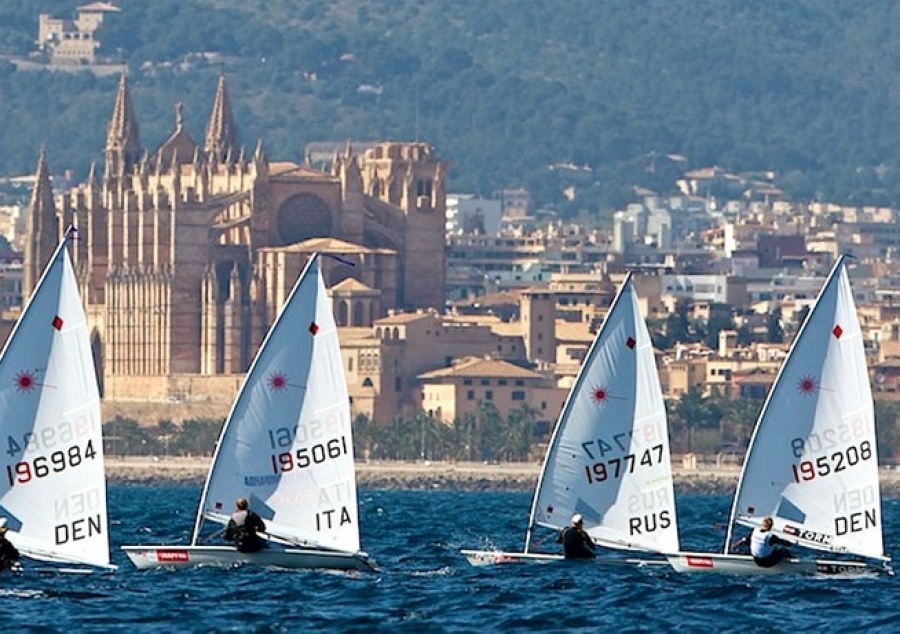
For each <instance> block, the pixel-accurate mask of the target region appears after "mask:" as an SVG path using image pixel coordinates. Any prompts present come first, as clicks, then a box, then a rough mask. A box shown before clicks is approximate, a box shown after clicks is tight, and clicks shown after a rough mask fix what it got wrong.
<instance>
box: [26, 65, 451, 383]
mask: <svg viewBox="0 0 900 634" xmlns="http://www.w3.org/2000/svg"><path fill="white" fill-rule="evenodd" d="M446 176H447V164H446V163H445V162H444V161H441V160H440V159H438V158H437V156H436V155H435V152H434V151H433V149H432V148H431V147H430V146H428V145H427V144H424V143H381V144H376V145H373V146H371V147H369V148H368V149H366V150H365V151H364V152H363V153H362V154H361V155H360V156H357V155H356V154H355V153H354V152H353V149H352V147H351V146H350V145H349V144H348V145H347V147H346V149H341V150H340V151H339V152H336V153H335V156H334V158H333V160H332V161H331V165H330V169H329V171H320V170H317V169H314V168H313V166H312V164H311V161H310V160H309V159H307V160H306V161H305V162H304V163H303V164H297V163H291V162H275V161H270V160H269V158H268V157H267V156H266V155H265V153H264V151H263V147H262V144H261V143H258V144H257V145H256V148H255V151H254V152H253V154H252V156H247V155H245V152H244V150H243V149H242V148H240V147H239V146H238V142H237V128H236V125H235V122H234V119H233V116H232V109H231V104H230V102H229V98H228V93H227V90H226V82H225V78H224V77H220V78H219V84H218V89H217V92H216V96H215V103H214V105H213V109H212V114H211V116H210V119H209V122H208V124H207V126H206V139H205V140H204V143H203V145H202V146H201V145H198V144H197V143H196V142H195V141H194V140H193V139H192V138H191V137H190V135H189V134H188V132H187V131H186V130H185V128H184V124H183V121H182V112H181V107H180V106H178V107H177V108H176V119H175V129H174V131H173V132H172V134H171V136H170V137H169V138H168V139H167V140H166V141H165V142H164V143H163V144H162V146H160V147H159V148H158V149H156V150H155V151H146V150H143V149H142V148H141V143H140V136H139V132H138V122H137V120H136V118H135V114H134V109H133V106H132V98H131V94H130V91H129V87H128V83H127V79H126V77H125V76H124V75H123V76H122V78H121V81H120V84H119V88H118V92H117V95H116V102H115V107H114V110H113V115H112V120H111V121H110V123H109V127H108V135H107V139H106V165H105V170H104V173H103V178H102V180H101V179H100V178H99V176H98V174H97V169H96V167H95V166H92V168H91V171H90V174H89V176H88V179H87V182H85V183H82V184H80V185H78V186H76V187H73V188H71V189H70V190H69V191H67V192H66V193H65V195H64V196H63V197H62V198H61V200H55V199H54V195H53V192H52V188H51V184H50V177H49V171H48V168H47V163H46V158H45V156H44V153H43V151H42V152H41V157H40V159H39V162H38V170H37V183H36V185H35V189H34V192H33V195H32V200H31V205H30V209H29V211H28V214H29V215H28V219H27V222H28V232H27V233H28V236H27V243H26V246H25V265H24V266H25V271H24V288H23V294H24V295H25V296H27V295H28V294H30V292H31V290H32V288H33V287H34V284H35V283H36V281H37V279H38V277H39V275H40V273H41V270H42V268H43V266H44V265H45V263H46V262H47V260H48V259H49V257H50V254H51V253H52V252H53V250H54V248H55V246H56V244H57V243H58V240H59V239H60V237H61V235H62V232H63V231H64V229H65V227H66V226H67V225H68V224H74V225H75V226H76V228H77V230H78V239H77V240H76V241H75V242H74V244H73V246H72V249H73V251H72V257H73V261H74V263H75V268H76V274H77V275H78V276H79V282H80V285H81V293H82V298H83V300H84V302H85V304H86V306H85V307H86V310H87V314H88V320H89V323H90V327H91V330H92V346H93V349H94V354H95V358H96V360H97V362H98V368H99V372H100V374H101V376H100V377H99V378H100V381H101V387H103V385H104V384H106V386H107V388H112V387H113V386H116V387H115V389H113V390H112V391H113V393H114V394H113V396H114V397H116V396H118V397H125V398H127V397H128V394H127V392H129V391H132V390H138V391H139V392H138V394H139V393H142V392H144V391H146V392H148V393H157V394H159V395H164V393H165V391H166V389H167V388H166V387H165V384H166V381H167V380H171V377H174V376H181V377H193V378H194V379H197V378H201V377H210V378H212V377H216V376H220V377H225V376H233V375H235V374H240V373H243V372H245V371H246V370H247V368H248V365H249V363H250V361H251V360H252V358H253V355H254V354H255V352H256V349H257V348H258V346H259V344H260V342H261V341H262V338H263V337H264V336H265V334H266V331H267V329H268V327H269V325H270V324H271V323H272V321H273V320H274V318H275V316H276V314H277V313H278V310H279V309H280V307H281V304H282V302H283V301H284V300H285V298H286V297H287V293H288V292H289V291H290V289H291V287H292V285H293V283H294V281H295V280H296V277H297V275H298V274H299V273H300V271H301V270H302V268H303V266H304V264H305V263H306V260H307V259H308V257H309V255H310V254H311V253H313V252H316V251H318V252H323V253H330V254H332V255H335V256H338V258H324V259H323V261H322V264H323V272H324V274H325V281H326V285H327V286H329V287H334V286H335V285H338V284H339V283H340V285H339V286H338V288H337V289H335V293H334V299H335V317H336V318H337V320H338V324H339V325H341V326H369V325H371V323H372V321H373V320H374V319H377V318H379V317H381V316H383V315H385V314H387V311H388V310H389V309H406V308H436V309H438V310H441V309H442V308H443V305H444V278H445V270H446V266H445V249H444V244H445V242H444V222H445V221H444V218H445V194H446V188H445V184H446ZM341 260H344V261H349V262H352V263H353V264H355V266H349V265H347V264H344V263H342V262H341ZM154 383H155V384H156V385H153V384H154ZM138 394H135V396H137V395H138Z"/></svg>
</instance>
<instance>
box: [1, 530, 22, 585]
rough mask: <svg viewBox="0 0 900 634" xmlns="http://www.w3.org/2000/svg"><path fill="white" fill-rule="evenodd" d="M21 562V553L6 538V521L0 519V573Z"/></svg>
mask: <svg viewBox="0 0 900 634" xmlns="http://www.w3.org/2000/svg"><path fill="white" fill-rule="evenodd" d="M17 561H19V551H18V550H16V547H15V546H13V545H12V542H10V541H9V540H8V539H7V538H6V519H5V518H0V572H2V571H3V570H6V569H7V568H12V567H13V564H15V563H16V562H17Z"/></svg>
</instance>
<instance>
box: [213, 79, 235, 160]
mask: <svg viewBox="0 0 900 634" xmlns="http://www.w3.org/2000/svg"><path fill="white" fill-rule="evenodd" d="M236 141H237V127H236V126H235V125H234V116H233V115H232V113H231V102H230V101H229V99H228V91H227V90H226V89H225V75H224V74H222V75H219V85H218V87H217V88H216V101H215V103H214V104H213V110H212V115H211V116H210V117H209V123H208V124H207V126H206V151H207V152H209V153H211V154H214V155H215V156H216V158H218V160H219V162H225V161H226V160H228V157H229V156H233V155H234V145H235V143H236Z"/></svg>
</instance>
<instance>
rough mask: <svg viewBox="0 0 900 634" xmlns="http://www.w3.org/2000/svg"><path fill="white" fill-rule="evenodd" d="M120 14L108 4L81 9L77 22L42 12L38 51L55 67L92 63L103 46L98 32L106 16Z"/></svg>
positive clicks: (39, 20)
mask: <svg viewBox="0 0 900 634" xmlns="http://www.w3.org/2000/svg"><path fill="white" fill-rule="evenodd" d="M120 11H121V9H120V8H119V7H117V6H115V5H113V4H110V3H108V2H93V3H91V4H86V5H83V6H80V7H78V11H77V17H76V18H75V19H74V20H67V19H60V18H54V17H52V16H50V15H47V14H43V13H42V14H41V15H40V16H39V17H38V49H40V50H41V51H44V52H45V53H46V54H47V56H48V58H49V61H50V63H51V64H91V63H93V62H94V61H95V59H96V54H97V49H98V48H99V47H100V42H99V40H97V39H95V38H94V33H95V32H96V31H97V29H98V28H100V25H101V24H103V18H104V16H106V15H107V14H110V13H118V12H120Z"/></svg>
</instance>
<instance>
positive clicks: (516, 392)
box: [512, 390, 525, 401]
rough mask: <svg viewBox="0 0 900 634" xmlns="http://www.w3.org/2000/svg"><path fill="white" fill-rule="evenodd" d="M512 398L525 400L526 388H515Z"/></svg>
mask: <svg viewBox="0 0 900 634" xmlns="http://www.w3.org/2000/svg"><path fill="white" fill-rule="evenodd" d="M512 400H514V401H524V400H525V390H513V392H512Z"/></svg>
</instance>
